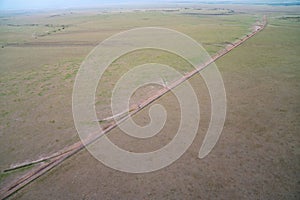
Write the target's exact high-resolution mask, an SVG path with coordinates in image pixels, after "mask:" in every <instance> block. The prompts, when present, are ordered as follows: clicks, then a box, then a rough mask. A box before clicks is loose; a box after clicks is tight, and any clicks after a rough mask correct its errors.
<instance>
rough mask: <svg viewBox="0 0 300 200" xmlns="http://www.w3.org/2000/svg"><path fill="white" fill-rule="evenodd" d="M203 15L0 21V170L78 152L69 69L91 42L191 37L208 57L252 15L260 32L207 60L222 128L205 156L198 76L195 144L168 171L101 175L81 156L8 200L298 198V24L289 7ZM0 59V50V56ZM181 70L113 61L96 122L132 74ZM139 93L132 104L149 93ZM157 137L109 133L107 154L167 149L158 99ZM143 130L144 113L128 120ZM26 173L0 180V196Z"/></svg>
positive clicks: (156, 54) (15, 16) (137, 56)
mask: <svg viewBox="0 0 300 200" xmlns="http://www.w3.org/2000/svg"><path fill="white" fill-rule="evenodd" d="M216 7H217V8H218V9H215V7H212V6H210V7H207V8H205V9H204V8H203V9H202V8H201V9H199V8H198V9H195V8H193V9H192V8H187V9H183V8H182V9H177V8H176V9H173V8H172V9H159V10H118V11H105V10H97V9H94V10H84V11H82V10H74V11H73V10H72V11H71V10H70V11H65V12H63V11H60V12H40V13H30V12H28V13H27V12H25V13H3V14H1V15H0V45H1V46H0V59H1V61H2V62H1V65H0V85H1V90H0V138H1V139H0V170H1V171H2V170H3V169H6V168H8V167H9V166H10V165H11V164H15V163H18V162H23V161H25V160H32V159H37V158H39V157H40V156H43V155H49V154H51V153H53V152H56V151H57V150H60V149H62V148H63V147H64V146H66V145H70V144H73V143H74V142H76V141H78V140H79V137H78V135H77V132H76V129H75V127H74V123H73V116H72V108H71V106H72V98H71V97H72V88H73V83H74V79H75V76H76V73H77V70H78V69H79V66H80V64H81V62H82V61H83V60H84V58H85V57H86V56H87V54H88V53H89V52H90V51H91V50H92V49H93V48H94V47H95V46H96V45H97V44H98V43H99V42H101V41H103V40H104V39H106V38H108V37H109V36H112V35H113V34H116V33H119V32H120V31H124V30H129V29H131V28H136V27H144V26H152V27H153V26H154V27H166V28H171V29H174V30H177V31H180V32H182V33H185V34H187V35H188V36H190V37H192V38H193V39H195V40H196V41H198V42H199V43H201V44H202V45H203V47H204V48H205V49H206V50H207V51H208V53H209V54H211V55H213V54H214V53H216V52H217V51H218V50H220V49H222V48H224V47H225V46H226V45H227V44H228V43H230V42H233V41H235V40H237V39H238V38H240V37H242V36H244V35H246V34H247V33H249V32H251V30H252V27H253V25H254V24H255V23H256V21H257V20H260V19H261V18H262V16H263V15H264V14H266V15H267V16H268V20H269V24H268V26H267V28H266V29H265V30H264V31H263V32H261V33H259V34H258V35H256V36H255V37H254V38H252V39H250V40H249V41H247V42H246V43H245V44H243V45H242V46H240V47H239V48H237V49H235V50H233V51H232V52H230V53H229V54H228V55H226V56H225V57H223V58H222V59H221V60H219V61H218V62H217V63H216V64H217V66H218V67H219V69H220V71H221V74H222V76H223V79H224V84H225V89H226V93H227V106H228V109H227V118H226V122H225V126H224V130H223V133H222V135H221V137H220V140H219V141H218V143H217V145H216V146H215V148H214V149H213V151H212V152H211V153H210V154H209V155H208V156H207V157H206V158H205V159H199V158H198V157H197V156H198V152H199V148H200V145H201V144H202V141H203V138H204V135H205V133H206V130H207V127H208V123H209V120H210V109H211V108H210V98H209V94H208V92H207V88H206V86H205V83H204V81H203V80H202V78H201V77H200V76H195V77H193V78H192V79H191V80H190V82H191V84H192V85H193V87H194V89H195V91H196V93H197V96H198V98H199V101H200V109H201V121H200V124H199V130H198V135H197V137H196V139H195V141H194V143H193V145H192V146H191V147H190V148H189V150H188V151H187V152H186V153H185V154H184V155H183V156H182V157H181V158H180V159H179V160H177V161H176V162H175V163H174V164H172V165H170V166H169V167H167V168H164V169H162V170H159V171H156V172H153V173H148V174H127V173H122V172H119V171H115V170H113V169H110V168H108V167H106V166H104V165H103V164H102V163H100V162H99V161H98V160H96V159H94V158H93V157H92V156H91V155H90V154H89V152H87V151H86V150H83V151H81V152H80V153H78V154H76V155H75V156H73V157H72V158H70V159H68V160H67V161H65V162H64V163H62V164H61V165H60V166H58V167H56V168H54V169H53V170H52V171H50V172H49V173H47V174H46V175H44V176H42V177H41V178H39V179H37V180H36V181H34V182H33V183H31V184H30V185H28V186H27V187H25V188H24V189H22V190H20V191H19V192H17V193H16V194H15V195H13V196H12V197H11V199H44V198H45V197H47V198H48V199H299V198H300V193H299V191H300V185H299V181H300V176H299V171H300V167H299V166H300V165H299V164H300V163H299V154H300V146H299V141H300V136H299V132H300V123H299V119H300V105H299V100H300V92H299V91H300V84H299V80H300V69H299V63H300V58H299V53H300V38H299V35H300V21H299V17H300V16H299V11H300V8H299V7H267V6H252V7H251V6H249V7H241V6H234V7H228V6H224V8H223V7H222V9H219V8H220V7H221V5H220V6H217V5H216ZM1 47H2V48H1ZM148 62H152V63H154V62H156V63H162V64H168V65H170V66H173V67H174V68H175V69H177V70H179V71H180V72H182V73H184V72H187V71H189V70H191V66H190V65H189V64H188V63H187V62H186V61H185V60H183V59H181V58H179V57H178V56H176V55H173V54H171V53H167V52H163V51H156V50H149V49H148V50H141V51H136V52H131V53H129V54H127V55H124V56H123V57H121V58H119V59H117V60H116V61H115V62H114V63H113V64H112V65H111V68H110V69H109V70H108V71H106V73H105V76H104V78H103V80H102V82H100V84H99V88H98V91H97V94H96V110H97V112H98V113H99V118H101V117H108V116H110V115H111V111H110V108H109V106H110V95H111V90H112V89H113V87H114V84H115V83H116V81H117V80H118V79H119V78H120V76H121V75H122V74H123V73H124V72H126V71H128V69H131V68H132V67H134V66H136V65H140V64H143V63H148ZM156 89H158V87H157V86H156V87H154V89H153V87H151V89H149V88H142V89H140V90H138V91H137V92H136V95H135V96H134V97H133V100H132V101H140V100H141V99H144V98H145V97H146V96H147V95H149V93H151V90H156ZM155 103H160V104H162V105H163V106H165V108H166V110H167V113H168V120H167V123H166V126H165V127H164V129H163V130H162V131H161V133H159V134H158V135H156V136H155V137H153V138H151V139H148V140H147V141H146V140H137V139H133V138H131V137H129V136H127V135H125V134H122V132H121V131H120V130H118V129H116V130H114V131H112V132H111V133H110V134H109V137H110V139H111V140H112V141H113V142H114V143H116V144H117V145H118V146H120V147H122V148H124V149H127V150H130V151H134V152H147V151H151V150H155V149H159V148H161V147H162V146H164V145H165V144H167V143H168V142H169V141H171V140H172V138H173V136H174V134H175V133H176V130H177V128H178V122H179V120H180V119H179V118H178V117H177V116H178V115H180V112H179V106H178V102H177V100H176V98H175V97H174V96H173V95H172V94H171V93H170V94H167V95H166V96H164V97H163V98H161V99H160V100H159V101H157V102H155ZM134 119H135V120H136V122H137V123H138V124H141V125H145V124H147V123H148V122H149V117H148V109H145V110H143V111H142V112H141V113H139V114H138V115H136V116H135V117H134ZM26 170H27V169H23V170H19V171H16V172H10V173H1V174H0V187H2V186H3V185H5V184H6V183H8V182H9V181H11V180H13V179H14V178H15V177H17V176H19V175H21V174H23V173H25V172H26Z"/></svg>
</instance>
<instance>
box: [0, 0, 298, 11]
mask: <svg viewBox="0 0 300 200" xmlns="http://www.w3.org/2000/svg"><path fill="white" fill-rule="evenodd" d="M188 4H244V5H245V4H249V5H273V6H299V5H300V0H271V1H269V0H252V1H251V0H215V1H213V0H161V1H158V0H152V1H150V0H85V1H83V0H69V1H66V2H63V1H60V0H41V1H34V0H0V10H2V11H13V10H49V9H78V8H104V7H120V8H121V6H125V7H130V6H133V7H138V6H145V5H148V6H151V5H154V6H160V5H163V6H166V5H188Z"/></svg>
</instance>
